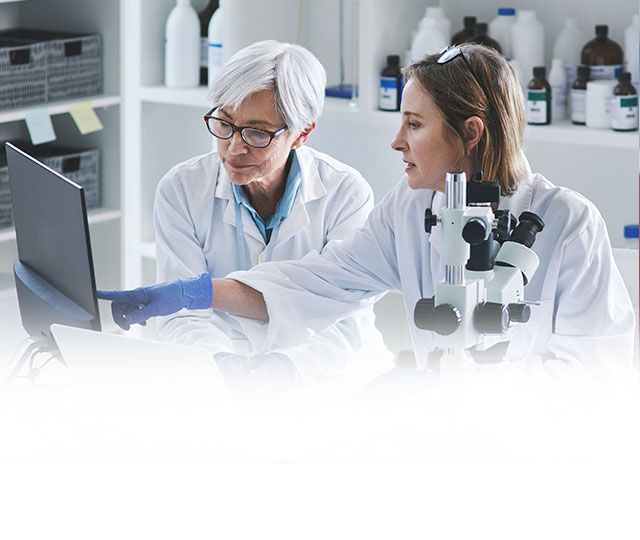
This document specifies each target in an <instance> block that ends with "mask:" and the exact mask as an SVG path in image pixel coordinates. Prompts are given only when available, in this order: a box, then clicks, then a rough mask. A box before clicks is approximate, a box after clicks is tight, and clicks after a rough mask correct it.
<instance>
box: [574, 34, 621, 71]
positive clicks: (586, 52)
mask: <svg viewBox="0 0 640 540" xmlns="http://www.w3.org/2000/svg"><path fill="white" fill-rule="evenodd" d="M608 34H609V27H608V26H607V25H606V24H598V25H596V38H595V39H593V40H591V41H589V42H588V43H587V44H586V45H585V46H584V47H583V48H582V54H581V61H582V64H583V65H585V66H589V67H591V79H593V80H594V81H595V80H599V79H617V78H618V75H619V74H620V73H621V72H622V48H621V47H620V45H618V44H617V43H616V42H615V41H613V40H611V39H609V38H608V37H607V36H608Z"/></svg>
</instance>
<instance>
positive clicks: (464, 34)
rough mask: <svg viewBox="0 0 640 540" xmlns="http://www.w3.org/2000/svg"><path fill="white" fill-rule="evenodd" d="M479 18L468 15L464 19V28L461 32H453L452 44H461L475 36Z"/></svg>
mask: <svg viewBox="0 0 640 540" xmlns="http://www.w3.org/2000/svg"><path fill="white" fill-rule="evenodd" d="M476 22H477V19H476V18H475V17H473V16H470V15H468V16H466V17H464V18H463V19H462V23H463V28H462V30H460V31H459V32H456V33H455V34H453V36H452V38H451V45H460V43H464V42H466V41H468V40H469V38H472V37H473V29H474V28H475V26H476Z"/></svg>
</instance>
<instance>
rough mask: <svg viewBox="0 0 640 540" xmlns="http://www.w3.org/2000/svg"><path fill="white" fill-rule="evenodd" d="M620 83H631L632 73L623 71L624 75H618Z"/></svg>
mask: <svg viewBox="0 0 640 540" xmlns="http://www.w3.org/2000/svg"><path fill="white" fill-rule="evenodd" d="M618 81H620V82H621V83H623V82H631V73H629V72H628V71H623V72H622V73H620V75H618Z"/></svg>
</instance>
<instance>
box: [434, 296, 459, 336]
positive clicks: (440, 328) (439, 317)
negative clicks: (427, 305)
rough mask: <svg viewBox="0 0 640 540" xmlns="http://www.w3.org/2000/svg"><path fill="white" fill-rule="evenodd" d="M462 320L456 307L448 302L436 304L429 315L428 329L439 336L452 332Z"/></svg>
mask: <svg viewBox="0 0 640 540" xmlns="http://www.w3.org/2000/svg"><path fill="white" fill-rule="evenodd" d="M461 321H462V316H461V315H460V311H458V308H456V307H453V306H452V305H450V304H438V305H437V306H436V307H434V308H433V310H432V311H431V315H429V326H430V327H431V328H430V330H433V331H434V332H435V333H436V334H439V335H441V336H448V335H450V334H453V333H454V332H455V331H456V330H457V329H458V327H459V326H460V322H461Z"/></svg>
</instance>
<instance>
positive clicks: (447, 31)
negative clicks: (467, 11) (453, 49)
mask: <svg viewBox="0 0 640 540" xmlns="http://www.w3.org/2000/svg"><path fill="white" fill-rule="evenodd" d="M424 16H425V18H427V19H433V20H434V21H436V24H437V26H438V29H439V30H440V33H441V34H442V37H443V38H444V39H445V40H446V41H447V42H449V39H450V38H451V21H450V20H449V19H448V18H447V16H446V15H445V13H444V9H442V7H440V6H429V7H428V8H427V9H426V11H425V13H424Z"/></svg>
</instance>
